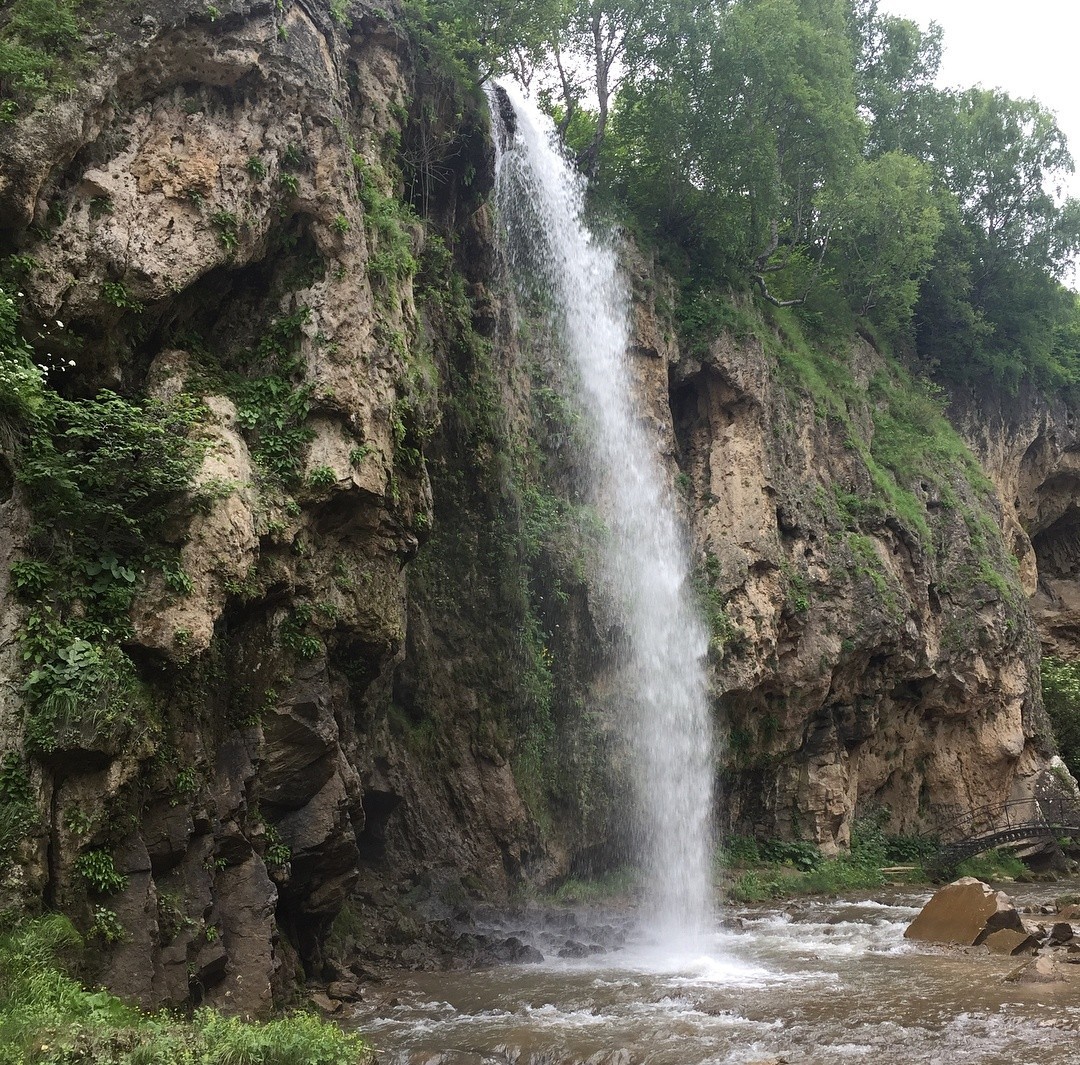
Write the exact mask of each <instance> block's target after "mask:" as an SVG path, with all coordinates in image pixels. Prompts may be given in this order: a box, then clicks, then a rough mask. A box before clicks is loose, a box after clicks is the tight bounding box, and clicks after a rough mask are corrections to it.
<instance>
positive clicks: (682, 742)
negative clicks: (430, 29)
mask: <svg viewBox="0 0 1080 1065" xmlns="http://www.w3.org/2000/svg"><path fill="white" fill-rule="evenodd" d="M500 92H502V93H504V94H505V96H504V99H503V101H501V102H500V99H499V94H500ZM489 99H490V102H491V110H492V116H493V122H494V123H495V124H496V126H497V129H498V132H497V136H496V142H497V149H496V202H497V206H498V213H499V221H500V226H501V230H502V239H503V242H504V245H505V247H504V253H505V256H506V259H507V262H508V264H509V269H510V271H511V273H512V274H515V275H517V277H518V279H519V283H521V284H529V285H532V286H535V285H536V284H537V283H539V284H540V286H541V287H543V288H544V289H545V290H546V291H547V292H548V293H549V299H550V301H551V303H552V306H553V310H552V314H553V316H554V330H555V335H556V337H557V340H558V343H559V346H560V348H561V350H562V354H563V356H564V357H565V358H566V360H568V362H569V363H570V365H571V368H572V370H573V371H574V374H575V376H576V379H577V381H578V382H579V387H580V394H579V395H578V396H577V397H576V398H577V400H578V402H579V403H580V405H581V407H582V409H583V411H584V412H585V415H586V421H587V425H588V438H589V451H590V453H589V454H588V456H587V457H586V458H587V466H588V469H589V471H590V475H591V478H592V480H593V489H594V492H595V496H596V499H597V500H598V505H599V507H600V509H601V512H602V516H603V518H604V520H605V522H606V525H607V530H608V535H607V537H606V539H605V545H604V557H603V561H602V565H603V573H602V578H603V582H604V587H605V588H606V589H608V590H609V592H610V595H611V596H612V598H613V600H614V604H615V606H614V609H615V614H616V617H617V621H618V625H619V627H620V628H621V629H622V630H623V633H624V640H625V650H624V652H623V658H622V676H621V682H622V684H621V690H622V691H623V692H624V699H625V701H626V703H627V706H626V711H627V713H626V720H627V728H628V731H629V734H630V736H629V738H630V741H631V742H630V745H631V750H632V755H633V761H634V765H635V770H634V772H635V778H636V779H635V786H636V796H637V806H638V810H637V813H636V818H637V823H636V824H635V826H634V827H635V832H636V834H637V837H638V838H639V839H640V841H641V845H642V854H643V859H644V862H645V867H646V875H647V883H646V896H645V910H644V914H643V916H644V918H645V922H646V923H645V925H644V927H645V929H646V931H647V932H648V933H649V935H650V936H655V937H656V938H657V939H658V940H659V941H661V942H663V943H664V944H665V945H670V944H671V943H672V941H673V940H689V941H690V942H693V940H694V939H696V937H697V936H698V935H700V933H702V932H703V931H705V930H706V929H707V928H708V927H709V925H710V924H711V921H710V917H711V895H712V889H711V876H710V870H711V851H712V831H711V808H712V774H713V752H712V736H711V729H710V720H709V708H708V702H707V698H706V684H705V676H704V661H705V654H706V651H707V646H708V637H707V634H706V632H705V629H704V626H703V623H702V621H701V619H700V617H699V615H698V612H697V611H696V610H695V609H694V606H693V602H692V597H691V596H692V593H691V588H690V581H689V576H690V566H689V559H688V551H687V546H686V542H685V539H684V536H683V535H682V533H681V531H680V528H679V525H678V523H677V521H676V518H675V513H676V508H675V502H674V500H673V498H672V494H671V488H670V486H669V485H668V484H667V483H666V478H665V477H664V476H663V474H662V471H661V467H660V463H659V457H658V451H659V446H660V440H659V439H658V437H657V435H656V432H655V430H653V429H650V428H649V427H648V425H647V422H646V420H645V419H644V418H643V416H642V414H641V410H640V402H639V400H638V398H637V397H636V396H635V394H634V386H633V376H632V371H631V366H630V354H629V351H628V345H629V339H630V334H629V328H630V327H629V312H630V300H629V289H628V285H627V282H626V279H625V277H624V275H623V272H622V271H621V269H620V266H619V259H618V254H617V249H616V244H615V239H614V236H613V235H612V234H610V233H600V234H597V233H594V232H592V231H591V230H590V228H589V226H588V225H587V224H586V222H585V220H584V202H585V183H584V180H583V179H582V177H581V176H580V175H579V174H578V173H577V172H576V171H575V170H574V169H573V167H572V166H571V165H570V164H569V163H568V162H567V160H566V159H565V158H564V157H563V155H562V154H561V152H560V151H559V149H558V147H557V139H556V135H555V131H554V128H553V126H552V123H551V122H550V121H549V120H548V119H547V117H546V116H544V115H543V114H542V113H541V112H540V111H539V110H538V108H537V107H536V106H535V105H534V104H533V103H532V102H531V101H529V100H528V99H527V98H526V97H525V95H524V94H523V93H522V92H521V91H520V90H519V89H518V88H517V87H516V86H514V85H507V86H505V88H503V89H489ZM500 104H501V107H502V111H501V107H500ZM508 106H509V107H512V110H513V114H514V117H513V121H509V116H508V115H507V114H506V113H505V109H506V107H508ZM526 279H527V280H526Z"/></svg>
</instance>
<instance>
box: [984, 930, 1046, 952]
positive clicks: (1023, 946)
mask: <svg viewBox="0 0 1080 1065" xmlns="http://www.w3.org/2000/svg"><path fill="white" fill-rule="evenodd" d="M982 945H983V946H985V947H986V949H987V950H989V951H990V953H991V954H1026V953H1029V952H1031V951H1033V950H1035V948H1036V947H1037V946H1038V945H1039V941H1038V939H1036V938H1035V936H1033V935H1031V934H1030V933H1027V932H1018V931H1017V930H1016V929H1015V928H999V929H998V930H997V931H996V932H991V933H990V934H989V935H988V936H987V937H986V938H985V939H984V940H983V941H982Z"/></svg>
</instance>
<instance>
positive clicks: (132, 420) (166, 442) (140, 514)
mask: <svg viewBox="0 0 1080 1065" xmlns="http://www.w3.org/2000/svg"><path fill="white" fill-rule="evenodd" d="M202 414H203V407H202V404H201V403H199V402H198V401H197V400H195V399H194V398H193V397H191V396H188V395H181V396H180V397H178V398H177V399H176V400H175V401H173V402H171V403H163V402H161V401H159V400H152V399H151V400H144V401H142V402H131V401H129V400H126V399H123V398H121V397H120V396H118V395H116V393H114V392H108V391H102V392H100V393H98V395H97V396H96V397H95V398H93V399H89V400H66V399H61V398H60V397H59V396H56V395H55V394H53V395H52V396H51V397H50V401H49V406H48V410H47V411H45V412H43V414H42V423H41V424H40V426H39V431H38V432H36V433H35V434H34V435H33V436H32V437H31V440H30V444H29V447H28V449H27V455H26V460H25V462H24V463H23V465H22V468H21V471H20V478H21V480H22V481H23V482H24V483H25V485H26V486H27V489H28V494H29V496H30V498H31V501H32V503H33V506H34V514H35V518H37V520H38V521H39V522H41V523H42V524H45V525H47V526H48V527H49V528H50V529H51V531H52V533H53V535H54V536H55V537H56V538H57V539H59V538H61V536H63V537H66V538H67V540H68V541H69V542H70V543H73V544H75V545H77V546H78V547H79V548H80V549H81V551H80V553H82V552H83V551H84V552H85V554H86V555H88V556H90V557H96V558H99V559H108V558H110V557H114V556H120V557H123V556H127V557H132V556H136V557H137V556H139V555H140V554H142V553H144V552H145V551H146V550H147V549H148V548H149V545H150V544H151V543H152V542H155V541H157V540H160V539H161V538H162V536H163V534H164V533H165V530H166V529H167V527H168V526H169V525H170V524H171V522H172V521H173V520H175V515H176V510H175V504H176V503H177V501H178V499H179V497H180V496H181V495H182V494H183V493H184V492H186V491H187V490H188V488H190V486H191V483H192V477H193V476H194V472H195V469H196V466H197V463H198V462H199V460H200V458H201V449H200V448H199V447H198V446H196V445H195V444H194V443H193V442H192V441H191V439H190V438H189V433H190V432H191V430H192V429H193V428H194V427H195V426H196V425H197V424H198V422H199V421H200V419H201V417H202ZM109 552H112V553H113V555H110V554H109ZM129 568H135V567H129ZM89 575H92V574H88V576H89Z"/></svg>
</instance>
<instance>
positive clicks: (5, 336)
mask: <svg viewBox="0 0 1080 1065" xmlns="http://www.w3.org/2000/svg"><path fill="white" fill-rule="evenodd" d="M15 299H16V297H15V288H14V287H13V286H9V285H7V284H6V283H5V282H3V281H0V419H13V420H16V419H23V420H25V419H29V418H33V417H34V416H35V415H37V414H38V413H39V412H40V410H41V408H42V406H43V404H44V402H45V395H44V389H45V384H44V374H43V373H42V371H41V369H40V368H39V367H38V366H36V365H35V364H34V353H33V351H32V350H31V348H30V345H29V344H27V343H26V341H25V340H24V339H23V336H22V332H21V330H20V329H19V308H18V305H17V304H16V302H15Z"/></svg>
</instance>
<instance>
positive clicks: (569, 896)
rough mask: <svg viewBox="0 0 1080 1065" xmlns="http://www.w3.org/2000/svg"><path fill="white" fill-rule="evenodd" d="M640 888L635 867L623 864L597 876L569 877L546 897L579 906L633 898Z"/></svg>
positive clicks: (639, 878) (639, 877) (638, 874)
mask: <svg viewBox="0 0 1080 1065" xmlns="http://www.w3.org/2000/svg"><path fill="white" fill-rule="evenodd" d="M640 888H641V875H640V873H639V872H638V871H637V870H636V869H631V868H629V867H626V866H624V867H623V868H621V869H613V870H612V871H611V872H608V873H603V874H601V875H600V876H597V877H588V878H579V877H574V876H572V877H569V878H567V879H566V880H564V881H563V882H562V883H561V884H560V885H559V886H558V887H557V888H556V889H555V890H554V891H553V892H551V893H550V895H549V896H548V897H549V898H550V899H551V900H552V901H554V902H559V903H562V904H564V905H568V906H581V905H587V904H589V903H600V902H612V901H615V900H619V899H631V898H635V897H636V896H637V895H638V894H639V892H640Z"/></svg>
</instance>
